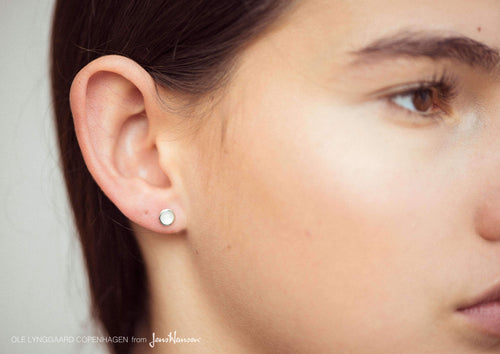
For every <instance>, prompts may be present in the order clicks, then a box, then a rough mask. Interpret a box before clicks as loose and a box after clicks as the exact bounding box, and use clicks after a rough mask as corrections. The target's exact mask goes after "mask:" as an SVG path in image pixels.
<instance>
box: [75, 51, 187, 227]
mask: <svg viewBox="0 0 500 354" xmlns="http://www.w3.org/2000/svg"><path fill="white" fill-rule="evenodd" d="M70 104H71V110H72V113H73V119H74V123H75V129H76V134H77V138H78V143H79V145H80V148H81V150H82V154H83V158H84V159H85V162H86V164H87V167H88V169H89V171H90V173H91V174H92V176H93V177H94V179H95V181H96V182H97V184H98V185H99V186H100V188H101V189H102V191H103V192H104V193H105V194H106V195H107V196H108V198H109V199H110V200H111V201H112V202H113V203H114V204H115V205H116V206H117V207H118V208H119V209H120V210H121V212H122V213H123V214H124V215H125V216H126V217H127V218H128V219H129V220H131V221H132V222H134V223H136V224H138V225H140V226H142V227H144V228H146V229H149V230H151V231H154V232H158V233H176V232H179V231H182V230H183V229H185V227H186V217H185V214H184V208H183V206H182V203H181V199H182V183H180V179H179V176H178V172H179V168H178V167H179V166H178V161H179V159H178V158H177V157H176V152H177V150H178V148H179V146H178V145H177V143H176V141H175V139H169V140H168V141H167V142H166V140H165V139H162V140H161V147H162V148H161V151H159V150H158V148H157V146H158V145H157V142H158V138H159V137H160V135H161V134H160V133H161V132H162V129H165V126H166V125H165V124H164V122H165V121H168V120H169V119H172V120H173V119H175V118H174V117H172V114H171V113H167V112H166V110H165V109H162V107H161V106H160V103H159V100H158V92H157V90H156V87H155V84H154V81H153V79H152V77H151V76H150V75H149V74H148V73H147V72H146V71H145V70H144V69H143V68H142V67H141V66H140V65H138V64H137V63H136V62H134V61H133V60H131V59H128V58H125V57H122V56H117V55H109V56H103V57H100V58H98V59H96V60H94V61H93V62H91V63H89V64H88V65H87V66H85V67H84V68H83V69H82V70H81V71H80V72H79V73H78V74H77V76H76V77H75V79H74V81H73V84H72V86H71V92H70ZM160 122H162V123H160ZM163 209H171V210H173V212H174V214H175V220H174V222H173V223H172V224H171V225H170V226H165V225H163V224H161V223H160V220H159V215H160V211H161V210H163Z"/></svg>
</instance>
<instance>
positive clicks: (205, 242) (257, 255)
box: [71, 0, 500, 354]
mask: <svg viewBox="0 0 500 354" xmlns="http://www.w3.org/2000/svg"><path fill="white" fill-rule="evenodd" d="M499 30H500V3H499V2H498V1H496V0H479V1H474V2H471V1H465V0H463V1H462V0H460V1H457V0H443V1H439V2H437V1H430V0H429V1H428V0H423V1H418V2H416V1H410V0H396V1H389V0H376V1H367V0H366V1H356V2H354V1H319V0H318V1H315V0H304V1H301V2H300V4H299V5H298V6H297V7H296V8H294V10H293V11H292V12H291V13H290V14H289V15H288V16H287V18H286V20H285V21H284V22H283V23H282V24H280V26H278V27H277V28H275V29H274V30H273V31H272V32H270V33H267V34H266V35H265V36H263V37H262V38H260V39H259V40H258V41H256V42H255V43H253V44H252V45H251V46H250V47H248V48H247V49H245V52H244V53H243V54H242V56H241V58H240V61H239V63H238V65H237V67H236V70H235V72H234V73H233V75H232V77H231V81H230V82H229V83H228V85H227V86H226V87H225V88H224V90H223V91H220V92H214V93H213V94H212V95H210V97H209V98H208V99H207V100H206V101H203V102H202V103H201V104H200V106H198V108H197V109H196V110H195V111H193V112H191V117H187V114H186V112H185V111H179V110H168V109H166V108H165V106H164V105H163V104H162V103H161V102H160V100H158V97H157V94H156V92H155V89H154V83H153V81H152V79H151V77H150V76H149V75H148V74H147V73H146V72H145V71H144V70H143V69H142V68H141V67H140V66H138V65H137V64H136V63H134V62H133V61H131V60H129V59H126V58H123V57H119V56H108V57H102V58H100V59H98V60H96V61H94V62H93V63H91V64H89V65H88V66H87V67H85V68H84V69H83V70H82V71H81V72H80V73H79V74H78V76H77V77H76V79H75V81H74V84H73V87H72V91H71V105H72V110H73V113H74V117H75V124H76V127H77V130H78V137H79V143H80V145H81V147H82V151H83V153H84V157H85V159H86V162H87V165H88V166H89V170H90V171H91V173H92V174H93V175H94V178H95V179H96V181H97V182H98V183H99V185H100V186H101V188H102V189H103V190H104V192H105V193H106V194H107V195H108V196H109V197H110V199H111V200H112V201H113V202H114V203H115V204H116V205H117V206H118V207H119V208H120V210H121V211H122V212H123V213H124V214H125V215H126V216H127V217H128V218H129V219H130V220H131V221H132V222H133V224H134V230H135V233H136V235H137V239H138V240H139V243H140V246H141V249H142V251H143V253H144V258H145V261H146V268H147V272H148V276H149V284H150V292H151V301H150V311H151V322H150V323H147V324H144V325H143V327H142V328H141V332H140V333H141V335H142V336H144V337H147V338H148V339H149V340H151V335H152V332H155V334H156V336H157V337H167V336H168V334H169V332H173V331H176V334H177V336H179V337H193V338H200V339H201V341H200V343H190V344H175V345H174V344H170V343H157V344H156V345H155V347H154V349H151V348H149V346H148V345H147V344H141V345H140V346H138V347H137V352H149V351H154V352H157V353H184V352H186V353H213V352H223V353H225V352H227V353H258V352H262V353H264V352H274V353H279V352H283V353H285V352H286V353H293V352H297V353H312V352H317V353H320V352H321V353H327V352H328V353H438V352H439V353H464V354H465V353H467V354H470V353H494V352H498V350H500V338H499V337H497V336H494V335H491V334H488V333H486V332H485V331H483V330H481V329H479V328H477V327H476V326H474V325H473V324H471V323H470V321H468V319H467V318H465V317H464V316H463V315H462V314H460V313H458V312H457V311H456V310H457V307H458V306H460V304H461V303H463V302H464V301H467V300H469V299H471V298H473V297H475V296H477V295H478V294H480V293H482V292H483V291H484V290H486V289H488V288H489V287H491V286H492V285H494V284H496V283H500V242H498V241H500V179H499V178H498V175H499V173H500V140H499V139H498V136H499V135H500V100H499V99H498V98H499V97H500V80H499V79H500V71H499V65H498V62H497V61H495V60H497V59H498V58H496V57H495V51H496V49H495V48H499V47H500V37H499V36H498V33H499ZM451 37H467V38H469V39H470V40H471V41H469V42H467V43H468V44H474V45H475V47H473V48H472V49H473V50H474V51H475V52H476V53H477V52H478V50H480V49H484V50H485V51H484V52H481V53H482V55H481V57H482V58H487V57H488V56H489V55H491V58H490V59H491V60H490V61H489V62H488V63H486V62H471V61H467V60H464V56H462V58H461V59H460V58H456V57H453V56H451V55H450V53H451V52H452V50H450V48H452V47H450V48H448V50H447V51H441V52H440V51H439V50H437V51H436V50H435V51H434V52H432V55H433V57H430V56H429V55H423V54H422V53H418V52H416V51H415V50H413V49H414V48H415V47H419V45H422V46H423V47H425V45H429V43H430V44H432V43H433V42H432V41H434V42H436V41H437V40H439V39H443V38H451ZM412 38H413V40H415V39H418V41H420V42H418V43H412V45H411V46H410V47H411V48H413V49H411V50H409V49H408V48H407V49H406V50H403V49H404V46H402V43H403V44H404V43H405V42H408V41H411V40H412ZM381 39H384V40H385V42H384V41H381ZM398 39H399V42H397V40H398ZM390 41H392V42H391V43H392V44H391V45H390V46H384V45H383V44H384V43H388V42H390ZM396 42H397V43H399V47H398V46H396V44H395V43H396ZM424 42H425V43H424ZM441 43H442V45H441V46H438V48H442V47H443V46H444V44H443V43H444V42H441ZM478 44H479V45H484V46H488V47H489V48H490V49H488V50H486V47H478ZM447 45H449V46H453V45H456V43H451V44H450V43H448V44H447ZM419 48H420V47H419ZM460 49H461V50H465V49H466V48H462V47H461V48H460ZM469 49H470V48H469ZM427 54H429V53H427ZM497 55H498V53H497ZM465 57H466V56H465ZM488 58H489V57H488ZM424 84H425V85H424ZM430 84H432V85H433V86H432V85H430ZM422 85H424V86H425V87H422ZM418 88H419V89H420V91H419V92H415V91H416V90H417V89H418ZM426 89H427V90H430V91H431V93H430V94H429V92H427V93H425V90H426ZM411 90H413V91H411ZM447 90H448V91H447ZM445 91H446V92H445ZM446 93H448V96H449V97H447V96H446ZM161 95H162V97H163V98H164V99H167V100H169V102H170V103H171V104H172V103H173V104H175V102H178V101H180V97H178V96H177V95H176V93H175V92H167V91H166V90H162V91H161ZM429 99H430V100H431V101H430V102H431V105H430V106H428V105H427V104H428V103H429ZM429 107H430V108H429ZM426 108H427V109H426ZM181 112H183V113H181ZM197 115H198V116H199V117H196V116H197ZM196 118H199V119H196ZM165 208H170V209H172V210H174V212H175V215H176V220H175V222H174V224H173V225H171V226H168V227H165V226H162V225H161V224H160V223H159V222H158V213H159V211H160V210H162V209H165Z"/></svg>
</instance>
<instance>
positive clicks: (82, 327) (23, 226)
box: [0, 0, 104, 354]
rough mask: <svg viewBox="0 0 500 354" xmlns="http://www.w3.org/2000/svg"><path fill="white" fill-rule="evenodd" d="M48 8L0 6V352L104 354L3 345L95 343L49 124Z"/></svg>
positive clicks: (42, 4) (1, 1) (37, 1)
mask: <svg viewBox="0 0 500 354" xmlns="http://www.w3.org/2000/svg"><path fill="white" fill-rule="evenodd" d="M52 7H53V1H52V0H0V44H1V47H0V80H1V84H0V103H1V104H0V163H1V165H0V200H1V204H0V237H1V241H2V244H1V248H0V274H1V278H0V281H1V288H0V333H1V336H0V353H10V354H16V353H41V354H44V353H47V354H48V353H50V354H53V353H104V350H103V349H102V347H101V346H98V345H96V344H92V345H77V344H27V343H26V344H19V343H12V341H13V339H14V338H13V337H12V336H17V337H21V336H26V337H27V336H87V335H96V334H97V333H96V332H95V330H93V328H92V322H91V321H90V317H89V315H88V290H87V285H86V278H85V275H84V270H83V266H82V259H81V253H80V248H79V245H78V243H77V239H76V234H75V232H74V229H73V226H72V219H71V215H70V213H69V208H68V205H67V200H66V195H65V191H64V187H63V181H62V177H61V174H60V171H59V167H58V163H59V162H58V153H57V149H56V145H55V137H54V133H53V124H52V106H51V102H50V98H49V79H48V61H47V58H48V49H49V42H48V40H49V27H50V20H51V13H52Z"/></svg>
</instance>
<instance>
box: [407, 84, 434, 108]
mask: <svg viewBox="0 0 500 354" xmlns="http://www.w3.org/2000/svg"><path fill="white" fill-rule="evenodd" d="M412 103H413V105H414V107H415V109H416V110H417V111H419V112H424V113H426V112H428V111H429V110H430V109H431V108H432V107H433V105H434V91H433V90H431V89H419V90H416V91H415V92H413V95H412Z"/></svg>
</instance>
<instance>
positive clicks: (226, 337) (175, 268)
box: [134, 232, 255, 354]
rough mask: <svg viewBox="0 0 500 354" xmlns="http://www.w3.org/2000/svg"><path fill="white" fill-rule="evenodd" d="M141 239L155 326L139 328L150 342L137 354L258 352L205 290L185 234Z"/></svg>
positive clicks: (140, 235)
mask: <svg viewBox="0 0 500 354" xmlns="http://www.w3.org/2000/svg"><path fill="white" fill-rule="evenodd" d="M136 235H138V241H139V244H140V246H141V249H142V252H143V255H144V259H145V262H146V272H147V274H148V286H149V306H148V307H149V309H148V314H149V321H148V322H147V323H146V322H143V323H142V324H141V325H140V326H139V328H138V333H137V337H139V338H146V342H142V343H138V344H136V347H135V350H134V353H135V354H139V353H146V352H148V353H149V352H150V350H154V351H155V353H158V354H162V353H213V352H223V353H226V352H227V353H246V352H249V353H250V352H253V353H255V350H250V346H249V345H248V341H247V340H245V338H244V336H243V335H241V334H239V333H237V332H236V330H235V329H234V326H231V323H230V318H227V316H224V314H223V313H222V311H217V305H216V303H214V301H212V300H211V299H212V298H213V297H210V296H209V295H208V294H209V291H207V289H204V288H203V286H202V284H203V282H202V281H200V276H201V275H200V272H198V271H197V266H196V256H197V255H196V253H195V252H194V251H193V250H192V248H191V247H190V245H189V244H188V242H187V237H186V236H185V235H168V236H167V237H165V235H152V234H150V233H148V234H145V233H143V232H142V233H141V232H139V233H136ZM151 243H155V244H151ZM254 349H255V348H254Z"/></svg>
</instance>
